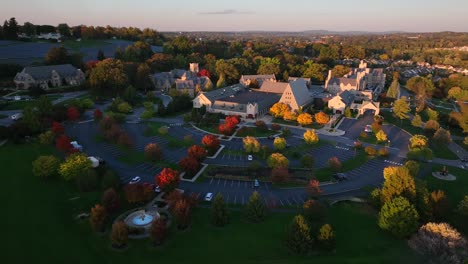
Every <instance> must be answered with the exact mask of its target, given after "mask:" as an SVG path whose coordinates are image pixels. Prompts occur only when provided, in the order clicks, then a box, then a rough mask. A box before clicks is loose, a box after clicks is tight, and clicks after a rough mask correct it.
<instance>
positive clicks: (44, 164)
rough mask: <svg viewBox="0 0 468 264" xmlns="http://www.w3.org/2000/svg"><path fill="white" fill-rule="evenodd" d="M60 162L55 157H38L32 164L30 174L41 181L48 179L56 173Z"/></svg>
mask: <svg viewBox="0 0 468 264" xmlns="http://www.w3.org/2000/svg"><path fill="white" fill-rule="evenodd" d="M59 167H60V160H59V159H58V158H56V157H55V156H52V155H49V156H39V157H38V158H37V159H36V160H34V161H33V163H32V173H33V174H34V176H37V177H39V178H41V179H48V178H51V177H53V176H55V175H56V174H57V173H58V169H59Z"/></svg>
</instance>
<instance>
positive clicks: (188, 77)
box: [151, 63, 212, 97]
mask: <svg viewBox="0 0 468 264" xmlns="http://www.w3.org/2000/svg"><path fill="white" fill-rule="evenodd" d="M198 69H199V68H198V63H190V70H188V71H187V70H184V69H174V70H172V71H170V72H160V73H156V74H153V76H152V78H151V79H152V81H153V84H154V86H155V88H156V89H159V90H163V91H169V89H171V88H176V89H178V90H181V91H187V92H188V93H189V94H190V95H191V96H192V97H193V96H194V95H195V94H196V88H197V85H200V88H201V90H205V89H206V88H207V87H209V86H212V83H211V80H210V78H208V77H206V76H198V75H197V74H198Z"/></svg>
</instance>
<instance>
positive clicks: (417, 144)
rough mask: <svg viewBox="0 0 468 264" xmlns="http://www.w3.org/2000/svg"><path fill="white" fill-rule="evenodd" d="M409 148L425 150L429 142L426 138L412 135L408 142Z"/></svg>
mask: <svg viewBox="0 0 468 264" xmlns="http://www.w3.org/2000/svg"><path fill="white" fill-rule="evenodd" d="M409 142H410V144H409V148H410V149H415V148H427V147H428V146H429V140H428V138H427V137H426V136H423V135H414V136H412V137H411V138H410V140H409Z"/></svg>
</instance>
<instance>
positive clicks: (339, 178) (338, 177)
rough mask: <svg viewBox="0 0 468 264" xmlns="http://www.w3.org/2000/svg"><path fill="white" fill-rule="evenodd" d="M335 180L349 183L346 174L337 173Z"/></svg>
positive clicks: (334, 176)
mask: <svg viewBox="0 0 468 264" xmlns="http://www.w3.org/2000/svg"><path fill="white" fill-rule="evenodd" d="M333 178H334V179H335V180H337V181H347V180H348V177H347V176H346V175H345V174H344V173H335V174H334V175H333Z"/></svg>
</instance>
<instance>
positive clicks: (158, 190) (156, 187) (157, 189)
mask: <svg viewBox="0 0 468 264" xmlns="http://www.w3.org/2000/svg"><path fill="white" fill-rule="evenodd" d="M154 192H156V193H160V192H161V188H159V185H156V186H155V187H154Z"/></svg>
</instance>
